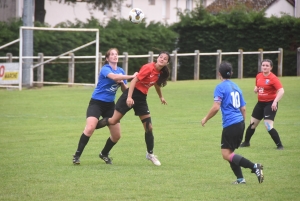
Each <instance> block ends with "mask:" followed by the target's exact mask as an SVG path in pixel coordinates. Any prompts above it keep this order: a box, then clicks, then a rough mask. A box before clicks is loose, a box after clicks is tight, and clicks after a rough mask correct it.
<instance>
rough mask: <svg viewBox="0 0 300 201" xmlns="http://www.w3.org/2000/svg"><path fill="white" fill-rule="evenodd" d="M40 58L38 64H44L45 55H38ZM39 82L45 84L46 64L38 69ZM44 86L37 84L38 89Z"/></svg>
mask: <svg viewBox="0 0 300 201" xmlns="http://www.w3.org/2000/svg"><path fill="white" fill-rule="evenodd" d="M38 57H39V59H38V63H43V62H44V54H43V53H38ZM37 81H38V82H44V64H42V65H40V66H39V67H37ZM43 86H44V84H43V83H37V87H39V88H41V87H43Z"/></svg>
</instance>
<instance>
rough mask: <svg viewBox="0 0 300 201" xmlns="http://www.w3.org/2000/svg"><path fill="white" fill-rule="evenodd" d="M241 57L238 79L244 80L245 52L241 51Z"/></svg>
mask: <svg viewBox="0 0 300 201" xmlns="http://www.w3.org/2000/svg"><path fill="white" fill-rule="evenodd" d="M239 53H240V54H239V56H238V78H239V79H242V78H243V71H244V65H243V63H244V56H243V50H242V49H239Z"/></svg>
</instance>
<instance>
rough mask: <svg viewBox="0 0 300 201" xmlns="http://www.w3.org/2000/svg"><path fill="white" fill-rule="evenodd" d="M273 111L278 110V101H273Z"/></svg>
mask: <svg viewBox="0 0 300 201" xmlns="http://www.w3.org/2000/svg"><path fill="white" fill-rule="evenodd" d="M271 108H272V111H276V110H277V102H273V103H272V105H271Z"/></svg>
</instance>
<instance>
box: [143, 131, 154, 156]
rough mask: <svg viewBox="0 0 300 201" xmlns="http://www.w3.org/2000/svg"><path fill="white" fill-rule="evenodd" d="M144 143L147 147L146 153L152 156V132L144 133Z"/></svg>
mask: <svg viewBox="0 0 300 201" xmlns="http://www.w3.org/2000/svg"><path fill="white" fill-rule="evenodd" d="M145 142H146V145H147V151H148V153H149V154H153V148H154V136H153V133H152V131H148V132H145Z"/></svg>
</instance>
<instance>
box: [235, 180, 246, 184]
mask: <svg viewBox="0 0 300 201" xmlns="http://www.w3.org/2000/svg"><path fill="white" fill-rule="evenodd" d="M232 184H246V180H245V179H243V180H242V181H239V180H236V181H234V182H232Z"/></svg>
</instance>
